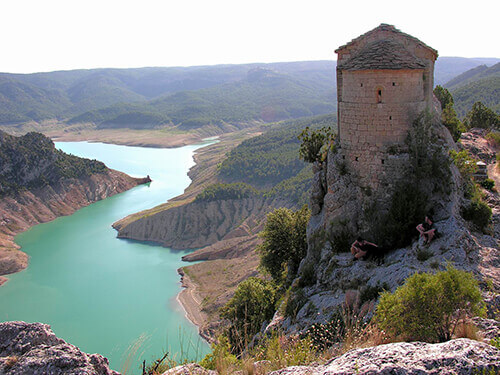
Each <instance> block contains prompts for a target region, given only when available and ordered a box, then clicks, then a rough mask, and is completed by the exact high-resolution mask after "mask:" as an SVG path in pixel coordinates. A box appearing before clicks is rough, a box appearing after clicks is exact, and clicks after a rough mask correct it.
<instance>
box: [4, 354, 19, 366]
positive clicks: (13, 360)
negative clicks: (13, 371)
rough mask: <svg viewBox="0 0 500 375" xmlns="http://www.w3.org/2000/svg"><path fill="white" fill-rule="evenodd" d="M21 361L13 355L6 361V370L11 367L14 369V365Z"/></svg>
mask: <svg viewBox="0 0 500 375" xmlns="http://www.w3.org/2000/svg"><path fill="white" fill-rule="evenodd" d="M18 361H19V358H18V357H17V356H15V355H12V356H10V357H7V359H6V360H5V368H7V369H10V368H11V367H14V365H15V364H16V363H17V362H18Z"/></svg>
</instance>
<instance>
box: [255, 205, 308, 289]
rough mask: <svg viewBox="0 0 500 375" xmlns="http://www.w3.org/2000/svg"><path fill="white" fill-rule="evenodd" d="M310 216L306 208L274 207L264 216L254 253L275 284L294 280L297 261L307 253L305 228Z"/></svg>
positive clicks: (298, 262) (297, 265)
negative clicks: (263, 224) (261, 240)
mask: <svg viewBox="0 0 500 375" xmlns="http://www.w3.org/2000/svg"><path fill="white" fill-rule="evenodd" d="M310 215H311V213H310V211H309V208H307V206H304V207H302V209H300V210H298V211H296V212H293V211H292V210H289V209H287V208H278V209H276V210H275V211H273V212H271V213H269V214H268V215H267V222H266V225H265V226H264V230H263V231H262V233H261V237H262V238H263V239H264V241H263V243H262V244H261V245H260V246H259V248H258V250H259V251H260V253H261V260H260V264H261V267H262V268H263V269H265V270H266V271H267V272H269V274H270V275H271V277H272V278H273V280H274V281H275V282H276V283H277V284H282V283H283V282H284V281H287V283H290V282H291V280H293V279H294V278H295V275H296V274H297V270H298V267H299V264H300V261H301V260H302V259H303V258H304V257H305V256H306V253H307V237H306V229H307V224H308V222H309V217H310Z"/></svg>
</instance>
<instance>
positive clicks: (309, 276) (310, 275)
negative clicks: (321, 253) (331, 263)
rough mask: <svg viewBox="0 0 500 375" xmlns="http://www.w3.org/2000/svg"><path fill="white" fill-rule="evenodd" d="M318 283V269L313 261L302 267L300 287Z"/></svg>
mask: <svg viewBox="0 0 500 375" xmlns="http://www.w3.org/2000/svg"><path fill="white" fill-rule="evenodd" d="M314 284H316V270H315V269H314V264H313V263H308V264H306V265H305V266H304V268H303V269H302V272H301V275H300V279H299V287H306V286H311V285H314Z"/></svg>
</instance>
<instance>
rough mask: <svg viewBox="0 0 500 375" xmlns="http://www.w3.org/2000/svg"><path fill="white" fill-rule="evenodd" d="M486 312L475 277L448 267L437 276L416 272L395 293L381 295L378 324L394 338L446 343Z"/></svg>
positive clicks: (376, 318)
mask: <svg viewBox="0 0 500 375" xmlns="http://www.w3.org/2000/svg"><path fill="white" fill-rule="evenodd" d="M484 312H485V307H484V302H483V300H482V297H481V292H480V290H479V287H478V284H477V281H476V280H475V279H474V277H473V276H472V274H470V273H468V272H465V271H459V270H457V269H455V268H453V267H451V266H449V267H448V268H447V270H446V271H442V272H438V273H436V274H431V273H416V274H414V275H413V276H411V277H409V278H408V279H407V280H406V282H405V284H404V285H403V286H401V287H399V288H398V289H396V291H395V292H394V293H389V292H384V293H382V295H381V297H380V302H379V304H378V306H377V310H376V313H375V321H376V322H377V324H378V325H379V326H380V327H381V328H382V329H383V330H385V331H386V332H387V333H388V334H389V335H390V336H392V337H393V338H396V337H397V338H401V339H404V340H407V341H426V342H443V341H447V340H450V339H451V338H452V336H453V334H454V333H455V329H456V328H457V326H458V325H459V323H462V322H463V321H464V320H465V319H467V318H470V317H473V316H477V315H484Z"/></svg>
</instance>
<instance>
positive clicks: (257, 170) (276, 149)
mask: <svg viewBox="0 0 500 375" xmlns="http://www.w3.org/2000/svg"><path fill="white" fill-rule="evenodd" d="M335 124H336V117H335V116H334V115H325V116H316V117H311V118H304V119H300V120H293V121H284V122H281V123H278V124H275V125H273V126H272V127H271V128H270V129H269V130H268V131H267V132H266V133H264V134H262V135H260V136H257V137H254V138H251V139H249V140H247V141H244V142H242V143H241V144H240V145H239V146H238V147H236V148H234V149H233V150H232V151H231V152H230V153H229V154H228V155H227V158H226V159H225V160H224V161H223V162H222V164H221V165H220V167H219V175H218V176H219V178H220V179H221V180H222V181H224V182H244V183H247V184H249V185H252V186H253V187H255V188H257V189H259V190H261V191H263V192H264V195H265V196H266V197H270V198H279V199H282V200H286V201H288V202H292V203H294V204H295V205H296V206H297V207H300V206H301V205H303V204H304V203H306V202H307V200H308V192H309V189H310V185H311V181H312V171H311V167H310V166H309V165H307V164H306V163H305V162H303V161H302V160H300V158H299V149H300V144H301V142H300V140H299V139H298V136H299V135H300V134H301V132H302V131H303V129H304V128H305V127H306V126H309V127H310V128H311V129H319V128H322V127H330V128H335Z"/></svg>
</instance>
